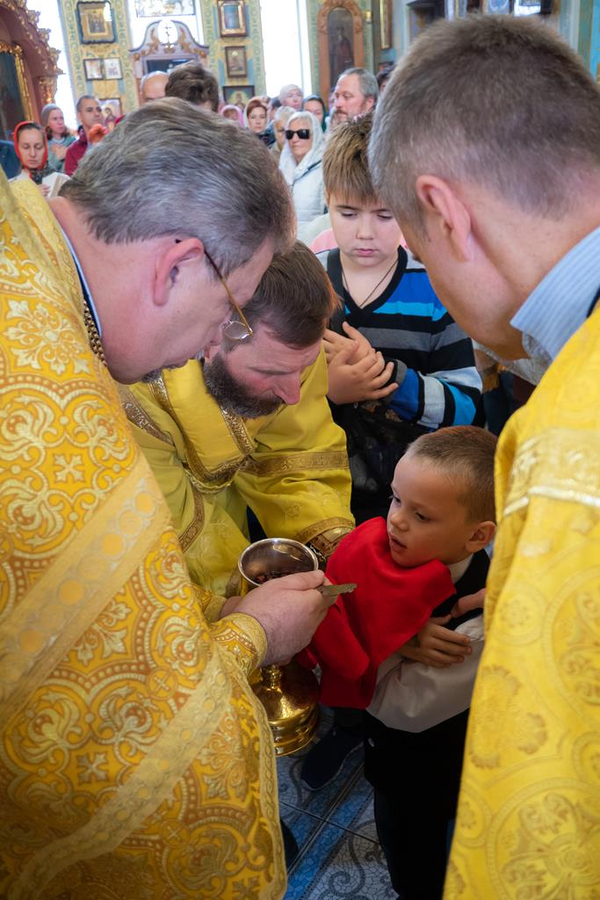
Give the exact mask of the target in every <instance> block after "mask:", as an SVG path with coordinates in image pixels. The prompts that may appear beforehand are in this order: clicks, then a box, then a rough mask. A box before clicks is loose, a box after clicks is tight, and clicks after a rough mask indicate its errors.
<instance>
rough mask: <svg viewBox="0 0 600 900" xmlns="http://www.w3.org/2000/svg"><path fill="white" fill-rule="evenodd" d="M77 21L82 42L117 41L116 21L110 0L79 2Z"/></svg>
mask: <svg viewBox="0 0 600 900" xmlns="http://www.w3.org/2000/svg"><path fill="white" fill-rule="evenodd" d="M77 22H78V24H79V34H80V36H81V43H82V44H112V43H114V41H115V22H114V18H113V11H112V6H111V5H110V3H109V2H108V0H99V2H89V0H88V2H85V3H82V2H81V0H80V2H79V3H78V4H77Z"/></svg>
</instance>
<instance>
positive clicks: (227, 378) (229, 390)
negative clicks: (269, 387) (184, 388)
mask: <svg viewBox="0 0 600 900" xmlns="http://www.w3.org/2000/svg"><path fill="white" fill-rule="evenodd" d="M204 383H205V384H206V387H207V390H208V392H209V394H210V395H211V396H212V397H214V399H215V400H216V401H217V403H218V404H219V406H222V407H224V408H225V409H227V410H230V411H231V412H233V413H236V415H238V416H242V417H243V418H245V419H258V418H260V416H270V415H271V413H274V412H276V410H278V409H279V407H280V406H282V405H283V401H282V400H280V399H279V397H273V398H271V399H266V398H265V397H255V396H254V395H253V394H251V393H250V391H249V390H248V389H247V388H246V387H245V386H244V384H243V383H242V382H241V381H238V379H237V378H234V376H233V375H232V374H231V372H230V371H229V369H228V368H227V366H226V365H225V363H224V362H223V358H222V357H221V356H215V358H214V359H213V360H212V361H211V362H209V363H205V364H204Z"/></svg>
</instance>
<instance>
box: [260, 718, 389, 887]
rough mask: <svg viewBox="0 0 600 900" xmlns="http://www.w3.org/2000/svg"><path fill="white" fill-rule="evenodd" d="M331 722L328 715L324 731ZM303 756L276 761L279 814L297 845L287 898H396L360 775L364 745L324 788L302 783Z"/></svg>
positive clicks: (323, 724) (364, 785) (371, 808)
mask: <svg viewBox="0 0 600 900" xmlns="http://www.w3.org/2000/svg"><path fill="white" fill-rule="evenodd" d="M330 721H331V720H330V718H329V716H328V715H327V714H326V715H325V716H324V718H323V721H322V722H321V732H323V731H324V730H326V729H327V728H328V727H329V724H330ZM302 755H303V754H302V753H299V754H294V755H293V756H288V757H284V758H282V759H280V760H279V761H278V764H277V765H278V771H279V801H280V812H281V817H282V819H283V820H284V822H285V823H286V825H287V826H288V827H289V828H290V829H291V831H292V833H293V835H294V837H295V838H296V841H297V842H298V847H299V854H298V857H297V858H296V860H295V862H294V863H293V864H292V866H291V867H290V869H289V872H288V881H289V885H288V891H287V893H286V900H335V898H348V897H352V898H353V900H393V898H395V897H396V896H397V895H396V893H395V891H394V890H393V889H392V887H391V885H390V881H389V877H388V873H387V868H386V865H385V860H384V858H383V854H382V852H381V849H380V847H379V844H378V842H377V834H376V832H375V823H374V821H373V804H372V797H371V788H370V785H369V784H368V783H367V782H366V781H365V779H364V777H363V774H362V749H360V750H358V751H356V752H355V753H353V754H352V755H351V756H350V757H349V758H348V759H347V760H346V762H345V764H344V768H343V769H342V771H341V772H340V774H339V775H338V776H337V778H336V779H335V781H334V782H333V783H332V784H330V785H328V786H327V787H325V788H323V789H322V790H320V791H310V790H308V788H307V787H305V786H304V785H303V783H302V782H301V781H300V766H301V764H302Z"/></svg>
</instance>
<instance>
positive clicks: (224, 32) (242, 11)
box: [218, 0, 248, 37]
mask: <svg viewBox="0 0 600 900" xmlns="http://www.w3.org/2000/svg"><path fill="white" fill-rule="evenodd" d="M218 9H219V31H220V33H221V37H245V35H246V34H247V33H248V32H247V31H246V4H245V3H244V0H235V2H234V0H218Z"/></svg>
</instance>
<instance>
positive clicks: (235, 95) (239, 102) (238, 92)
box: [223, 84, 254, 109]
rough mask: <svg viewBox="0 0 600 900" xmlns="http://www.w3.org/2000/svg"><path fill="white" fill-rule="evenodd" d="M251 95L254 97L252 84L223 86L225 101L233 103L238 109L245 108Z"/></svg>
mask: <svg viewBox="0 0 600 900" xmlns="http://www.w3.org/2000/svg"><path fill="white" fill-rule="evenodd" d="M252 97H254V85H253V84H239V85H238V84H235V85H226V86H225V87H224V88H223V99H224V100H225V103H233V105H234V106H239V108H240V109H245V108H246V106H247V105H248V103H249V101H250V100H251V99H252Z"/></svg>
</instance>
